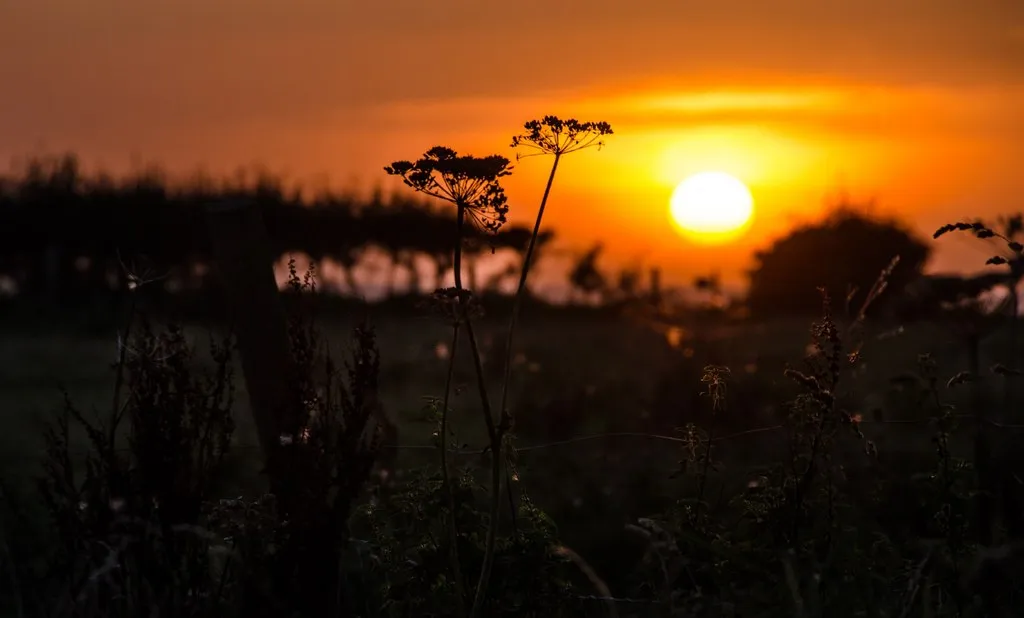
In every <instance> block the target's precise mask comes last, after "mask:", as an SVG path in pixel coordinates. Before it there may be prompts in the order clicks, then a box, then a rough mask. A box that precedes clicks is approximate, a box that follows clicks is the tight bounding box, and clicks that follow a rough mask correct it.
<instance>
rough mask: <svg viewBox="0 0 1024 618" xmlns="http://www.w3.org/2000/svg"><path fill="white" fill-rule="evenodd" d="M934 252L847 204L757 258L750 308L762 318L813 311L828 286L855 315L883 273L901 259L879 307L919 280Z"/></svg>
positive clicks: (894, 224)
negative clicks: (821, 292)
mask: <svg viewBox="0 0 1024 618" xmlns="http://www.w3.org/2000/svg"><path fill="white" fill-rule="evenodd" d="M929 252H930V248H929V246H928V245H927V244H925V243H924V242H923V241H922V240H920V239H918V238H917V237H916V236H915V235H914V234H912V233H911V232H909V231H908V230H906V229H904V228H903V227H902V226H901V225H900V224H899V223H897V222H895V221H888V220H883V219H878V218H873V217H869V216H867V215H865V214H862V213H859V212H857V211H855V210H854V209H852V208H850V207H848V206H844V207H841V208H839V209H837V210H836V211H835V212H833V213H832V214H831V215H830V216H829V217H827V218H826V219H825V220H824V221H822V222H820V223H816V224H812V225H805V226H802V227H798V228H796V229H795V230H793V231H792V232H790V233H789V234H787V235H786V236H785V237H783V238H781V239H780V240H777V241H776V242H775V243H774V244H772V246H771V247H769V248H768V249H767V250H764V251H759V252H757V253H756V254H755V259H756V265H755V267H754V268H753V269H752V270H751V271H750V272H749V273H748V275H749V279H750V289H749V292H748V295H747V304H748V306H749V308H750V310H751V312H752V313H753V314H755V315H760V316H771V315H783V314H802V313H814V312H817V311H820V310H821V294H820V293H819V292H818V288H819V287H824V288H826V289H827V290H828V291H829V293H830V294H831V296H832V298H835V299H837V300H839V299H845V300H846V301H847V303H848V306H849V307H850V309H851V310H852V311H856V310H858V309H859V308H860V306H861V305H862V304H863V300H864V298H865V297H866V295H867V293H868V291H869V290H870V289H871V286H872V284H873V283H874V282H875V281H876V280H877V279H878V276H879V274H880V273H881V272H882V269H884V268H885V267H886V266H887V265H888V264H889V263H890V262H891V260H892V259H893V257H895V256H897V255H898V256H899V257H900V262H899V264H898V265H897V266H896V268H895V269H894V270H893V272H892V275H891V276H890V277H889V287H888V291H887V292H886V294H885V295H883V297H882V298H880V299H879V300H878V301H877V302H876V303H875V304H874V308H875V309H877V308H878V306H883V305H884V304H885V303H887V302H889V300H890V299H891V298H892V295H893V294H894V293H898V291H899V290H901V289H903V287H904V286H905V285H906V284H907V283H908V282H910V281H913V280H914V279H916V278H917V277H918V276H920V274H921V270H922V269H923V267H924V264H925V262H926V261H927V259H928V256H929Z"/></svg>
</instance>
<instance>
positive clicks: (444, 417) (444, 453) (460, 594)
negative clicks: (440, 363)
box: [441, 317, 466, 617]
mask: <svg viewBox="0 0 1024 618" xmlns="http://www.w3.org/2000/svg"><path fill="white" fill-rule="evenodd" d="M458 345H459V323H458V318H457V317H456V322H455V325H454V326H453V327H452V349H451V353H450V355H449V357H448V377H447V378H446V379H445V383H444V398H443V399H442V403H441V484H442V485H444V489H445V492H446V493H447V497H448V511H449V514H448V536H449V537H451V541H450V542H451V550H452V555H451V559H452V575H453V577H454V578H455V595H456V596H455V605H456V609H457V611H458V615H459V616H460V617H461V616H465V615H466V591H465V588H464V587H463V584H462V566H461V562H460V561H459V529H458V527H457V523H456V521H455V490H454V489H452V483H451V475H450V474H449V472H448V398H449V395H450V394H451V390H452V377H453V376H454V374H455V350H457V349H458Z"/></svg>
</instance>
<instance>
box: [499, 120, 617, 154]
mask: <svg viewBox="0 0 1024 618" xmlns="http://www.w3.org/2000/svg"><path fill="white" fill-rule="evenodd" d="M523 128H524V129H525V130H526V132H525V133H522V134H520V135H516V136H515V137H513V138H512V147H513V148H519V147H520V146H523V147H526V148H529V149H531V150H532V151H533V152H527V153H526V154H522V153H519V154H517V155H516V158H518V159H521V158H523V157H531V156H536V155H544V154H550V155H556V156H561V155H565V154H569V153H570V152H576V151H577V150H583V149H584V148H590V147H592V146H594V147H597V148H600V147H601V146H603V145H604V141H603V139H602V138H603V137H604V136H606V135H611V134H612V127H611V125H610V124H608V123H607V122H580V121H579V120H576V119H575V118H569V119H566V120H562V119H561V118H559V117H557V116H544V118H543V119H541V120H531V121H529V122H527V123H526V124H524V125H523Z"/></svg>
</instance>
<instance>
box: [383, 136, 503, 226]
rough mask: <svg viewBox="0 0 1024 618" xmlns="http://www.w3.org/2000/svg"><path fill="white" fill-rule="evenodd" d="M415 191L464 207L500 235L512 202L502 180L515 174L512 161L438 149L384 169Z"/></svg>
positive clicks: (483, 224)
mask: <svg viewBox="0 0 1024 618" xmlns="http://www.w3.org/2000/svg"><path fill="white" fill-rule="evenodd" d="M384 171H385V172H387V173H388V174H389V175H391V176H401V177H402V181H403V182H404V183H405V184H406V185H407V186H409V187H411V188H412V189H414V190H415V191H418V192H420V193H423V194H425V195H429V196H431V197H435V198H437V199H440V200H444V201H446V202H451V203H452V204H455V205H456V206H458V207H459V208H464V209H465V211H466V212H467V213H468V214H469V215H470V217H471V218H472V219H473V220H474V221H475V222H476V223H478V224H479V225H480V227H482V228H483V229H485V230H487V231H489V232H492V233H494V232H497V231H498V228H500V227H501V225H502V224H503V223H505V221H506V220H507V215H508V199H507V198H506V196H505V189H504V188H503V187H502V186H501V183H500V180H499V179H501V178H503V177H505V176H508V175H509V174H511V173H512V168H511V167H510V165H509V160H508V159H506V158H505V157H502V156H500V155H490V156H487V157H474V156H471V155H461V156H460V155H459V154H458V153H457V152H455V151H454V150H452V149H451V148H446V147H444V146H435V147H434V148H431V149H430V150H428V151H427V152H426V153H425V154H424V155H423V157H422V158H420V159H419V160H418V161H415V162H412V161H395V162H394V163H392V164H391V165H388V166H386V167H385V168H384Z"/></svg>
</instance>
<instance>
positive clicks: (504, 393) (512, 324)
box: [498, 153, 561, 417]
mask: <svg viewBox="0 0 1024 618" xmlns="http://www.w3.org/2000/svg"><path fill="white" fill-rule="evenodd" d="M560 159H561V154H557V153H556V154H555V161H554V163H552V164H551V173H550V174H548V183H547V186H545V187H544V196H543V197H542V198H541V200H540V209H539V210H538V211H537V221H536V222H535V223H534V224H533V235H532V236H530V244H529V246H528V247H527V249H526V256H525V257H524V258H523V268H522V272H520V273H519V286H518V287H517V288H516V297H515V300H514V301H513V304H512V317H511V318H510V319H509V324H508V335H507V336H506V337H505V373H504V376H503V377H502V385H501V405H500V406H499V408H498V409H499V410H500V411H501V414H502V415H503V417H504V416H505V415H508V410H507V409H506V406H507V405H508V390H509V384H510V382H511V380H512V342H513V339H514V337H515V332H516V323H517V322H518V321H519V310H520V307H521V306H522V304H523V297H524V296H526V278H527V275H529V272H530V264H531V260H532V258H533V251H534V248H535V246H536V244H537V237H538V236H539V235H540V224H541V220H542V219H543V218H544V208H545V206H547V203H548V195H550V194H551V185H552V183H553V182H554V181H555V172H556V171H557V170H558V161H559V160H560Z"/></svg>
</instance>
